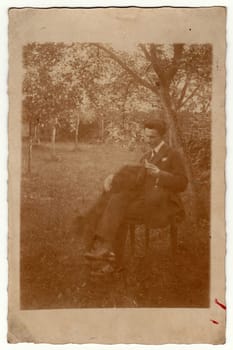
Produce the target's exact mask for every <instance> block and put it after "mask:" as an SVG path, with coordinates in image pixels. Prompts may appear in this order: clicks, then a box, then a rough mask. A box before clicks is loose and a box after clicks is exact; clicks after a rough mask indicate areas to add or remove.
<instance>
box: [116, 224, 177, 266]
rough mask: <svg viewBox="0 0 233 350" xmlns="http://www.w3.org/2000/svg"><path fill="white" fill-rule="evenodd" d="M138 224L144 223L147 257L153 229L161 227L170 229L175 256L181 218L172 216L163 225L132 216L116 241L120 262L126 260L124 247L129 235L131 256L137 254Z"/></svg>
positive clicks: (173, 254)
mask: <svg viewBox="0 0 233 350" xmlns="http://www.w3.org/2000/svg"><path fill="white" fill-rule="evenodd" d="M138 225H144V237H145V254H144V255H145V257H147V256H148V253H149V248H150V238H151V230H152V229H160V228H164V229H167V230H168V232H169V237H170V247H171V254H172V256H175V254H176V251H177V232H178V225H179V220H177V217H172V218H170V219H169V220H168V222H167V224H165V223H164V224H163V225H162V226H161V225H158V224H157V223H156V222H153V223H152V224H151V225H146V224H145V222H144V221H143V219H142V218H140V217H137V218H136V217H135V218H132V217H130V218H126V220H125V222H124V223H123V224H122V227H121V229H120V230H119V231H120V235H119V236H118V237H117V239H116V243H115V253H116V259H117V261H118V262H119V264H122V262H123V260H124V248H125V243H126V240H127V237H128V235H129V240H130V253H131V254H130V255H131V257H134V256H135V231H136V226H138Z"/></svg>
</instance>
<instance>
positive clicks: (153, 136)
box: [144, 118, 166, 148]
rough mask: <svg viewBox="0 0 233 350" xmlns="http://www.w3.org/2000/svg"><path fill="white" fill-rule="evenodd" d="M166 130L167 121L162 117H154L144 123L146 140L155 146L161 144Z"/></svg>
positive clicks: (152, 146)
mask: <svg viewBox="0 0 233 350" xmlns="http://www.w3.org/2000/svg"><path fill="white" fill-rule="evenodd" d="M165 132H166V123H165V122H164V121H163V120H162V119H160V118H159V119H158V118H154V119H151V120H150V121H147V122H145V123H144V138H145V142H146V143H147V144H148V145H149V146H150V147H151V148H154V147H156V146H157V145H159V144H160V142H161V141H162V139H163V136H164V134H165Z"/></svg>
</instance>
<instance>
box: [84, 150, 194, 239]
mask: <svg viewBox="0 0 233 350" xmlns="http://www.w3.org/2000/svg"><path fill="white" fill-rule="evenodd" d="M151 156H152V152H151V151H150V152H147V153H146V154H145V155H144V156H143V157H142V159H141V161H140V163H141V164H140V165H137V166H133V165H126V166H123V167H122V168H121V169H120V170H119V171H118V172H117V173H116V174H115V175H114V177H113V181H112V189H111V191H110V192H103V193H102V195H101V197H100V198H99V199H98V200H97V202H96V204H95V205H94V206H93V207H92V208H91V209H90V211H89V212H88V213H87V215H86V222H87V223H88V227H89V230H90V231H93V233H94V232H95V228H96V225H97V223H98V221H99V219H100V217H101V216H102V214H103V212H104V210H105V208H106V206H107V204H108V201H109V199H110V198H111V196H112V195H113V194H114V193H119V192H124V193H125V198H126V199H130V200H129V203H130V205H129V210H128V213H127V217H129V218H132V217H136V218H139V217H140V216H141V217H142V218H143V216H145V215H144V214H145V211H146V214H147V217H148V215H149V217H150V218H151V220H150V223H151V224H152V225H153V226H154V227H163V226H166V225H167V224H168V223H169V220H170V218H171V217H174V216H176V217H178V218H180V219H182V218H183V217H184V207H183V203H182V201H181V199H180V197H179V192H183V191H184V190H185V188H186V186H187V183H188V180H187V176H186V172H185V167H184V164H183V160H182V158H181V156H180V155H179V153H178V152H177V151H175V150H173V149H172V148H171V147H169V146H168V145H166V144H164V145H163V146H162V147H161V148H160V150H159V151H158V153H155V154H154V155H153V157H151ZM145 159H147V161H149V162H150V163H153V164H155V165H157V166H158V167H159V169H160V173H159V175H158V176H151V175H149V174H148V172H147V170H146V169H145V167H144V161H145ZM155 186H157V188H158V190H160V192H161V193H162V194H163V193H164V199H163V196H162V198H161V205H159V206H156V207H153V206H149V207H146V206H145V199H146V198H147V196H149V195H150V194H151V192H152V191H153V189H154V188H155Z"/></svg>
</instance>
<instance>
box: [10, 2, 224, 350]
mask: <svg viewBox="0 0 233 350" xmlns="http://www.w3.org/2000/svg"><path fill="white" fill-rule="evenodd" d="M225 15H226V14H225V8H223V7H210V8H150V9H145V8H105V9H100V8H99V9H98V8H95V9H71V8H66V9H63V8H60V9H53V8H51V9H33V8H24V9H17V8H15V9H11V10H9V293H8V295H9V313H8V328H9V329H8V340H9V342H11V343H17V342H35V343H52V344H64V343H103V344H106V343H107V344H116V343H139V344H168V343H180V344H182V343H185V344H192V343H210V344H223V343H224V342H225V316H226V315H225V313H226V310H225V208H224V201H225V182H224V181H225V179H224V166H225V49H226V43H225ZM147 149H148V152H149V153H146V156H144V158H142V159H143V161H141V163H139V159H140V157H141V156H142V152H145V151H146V150H147ZM151 152H152V153H151ZM149 154H150V155H151V156H150V158H149V156H147V155H149ZM122 166H125V167H124V168H121V167H122ZM120 168H121V169H123V170H122V172H119V173H117V174H118V175H116V171H117V170H119V169H120ZM139 170H140V171H143V176H142V175H141V174H142V173H141V172H140V176H138V174H139V173H136V172H137V171H139ZM109 174H115V175H114V176H110V177H108V175H109ZM135 174H137V176H136V178H135V176H134V175H135ZM117 176H118V177H117ZM135 179H136V180H135ZM139 180H140V181H141V182H140V181H139ZM133 181H136V182H135V185H134V187H133V191H132V188H131V187H132V183H133ZM149 181H152V182H151V183H152V184H153V188H152V187H151V190H150V191H149V192H146V191H147V188H149V187H147V185H148V184H149ZM103 184H104V192H103V193H102V188H103ZM114 186H115V187H114ZM117 186H118V187H117ZM135 186H138V187H135ZM140 186H142V187H140ZM143 186H144V187H143ZM148 186H149V185H148ZM135 188H137V190H136V189H135ZM142 188H143V191H145V192H142ZM140 191H141V192H140ZM179 192H180V193H179ZM142 193H143V201H144V202H140V203H144V208H143V210H144V209H145V208H146V210H145V212H143V213H144V214H143V215H142V217H141V216H140V215H141V214H140V215H139V216H138V215H136V216H137V217H135V212H134V217H133V220H134V221H133V222H132V217H130V219H129V218H128V216H127V218H126V214H125V213H126V211H127V213H128V209H129V208H131V207H130V205H131V204H132V203H135V198H136V197H137V199H138V198H139V197H140V200H141V194H142ZM145 193H147V194H146V195H145ZM139 194H140V195H139ZM98 198H99V201H98V203H97V204H96V201H97V200H98ZM148 198H150V200H149V199H148ZM106 203H107V204H106ZM148 203H149V204H148ZM153 205H155V207H156V208H157V209H156V210H154V211H153V215H152V214H150V215H152V216H149V214H148V213H150V211H151V208H152V207H153ZM162 205H164V207H163V206H162ZM161 208H166V209H163V210H162V209H161ZM178 209H179V210H178ZM159 210H161V212H160V211H159ZM175 210H176V211H175ZM140 213H142V212H140ZM158 213H160V214H158ZM168 213H169V215H168ZM156 215H157V216H156ZM139 217H140V220H141V221H139ZM151 217H152V218H156V220H154V221H153V220H152V219H151ZM178 219H179V220H178ZM130 220H131V221H130ZM142 224H143V225H142ZM145 225H146V227H147V228H148V230H146V231H145ZM93 227H94V228H93ZM135 229H136V231H135ZM114 230H115V231H114ZM127 230H129V232H130V234H129V235H126V234H127V232H128V231H127ZM93 232H94V234H91V233H93ZM101 235H102V236H101ZM123 248H124V249H123Z"/></svg>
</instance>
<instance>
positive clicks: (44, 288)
mask: <svg viewBox="0 0 233 350" xmlns="http://www.w3.org/2000/svg"><path fill="white" fill-rule="evenodd" d="M140 154H141V151H140V150H137V149H136V150H133V151H130V150H128V149H126V148H123V147H122V146H121V145H119V144H108V145H106V144H85V143H81V144H80V145H79V147H78V149H77V150H76V151H74V149H73V145H72V144H71V143H58V144H57V149H56V155H57V157H56V159H53V158H51V150H50V146H49V144H44V143H43V144H41V145H38V146H33V158H32V171H31V174H30V175H28V174H27V173H26V163H27V149H26V145H24V146H23V148H22V177H21V251H20V254H21V260H20V270H21V274H20V276H21V277H20V278H21V280H20V284H21V307H22V309H54V308H96V307H208V303H209V254H210V252H209V229H208V222H207V221H206V220H200V221H199V223H198V226H197V227H196V228H195V229H194V228H193V226H192V225H190V222H189V221H188V219H187V220H185V221H184V222H183V223H182V224H181V225H180V227H179V235H178V251H177V256H176V258H175V259H174V258H173V257H172V255H171V251H170V249H169V248H170V241H169V236H168V234H167V231H166V229H165V230H154V231H153V232H152V233H151V245H150V252H149V257H146V258H145V257H144V236H143V227H139V228H138V229H137V235H136V238H137V242H136V243H137V246H136V248H137V249H136V256H135V257H132V256H131V255H130V249H129V242H127V244H126V248H125V269H124V271H123V272H116V273H114V274H113V275H112V276H111V277H110V278H109V277H108V278H107V279H105V280H104V279H103V278H99V279H94V280H93V278H91V277H90V273H89V267H88V265H87V264H86V263H85V259H84V257H83V254H84V252H85V242H86V240H87V239H88V237H85V236H83V235H82V234H81V233H80V232H79V230H78V228H77V229H76V228H75V227H74V225H73V223H74V221H75V218H76V216H77V215H78V214H85V212H86V211H87V210H88V209H89V208H90V207H91V206H92V204H93V203H94V202H95V201H96V199H97V198H98V196H99V195H100V193H101V191H102V189H103V181H104V178H105V177H106V176H107V175H108V174H110V173H113V172H115V171H116V170H117V169H119V168H120V167H121V166H122V165H123V164H131V163H132V164H134V163H135V162H137V161H138V159H139V158H140ZM184 200H185V201H186V202H187V203H186V204H187V205H188V199H187V197H185V196H184Z"/></svg>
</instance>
